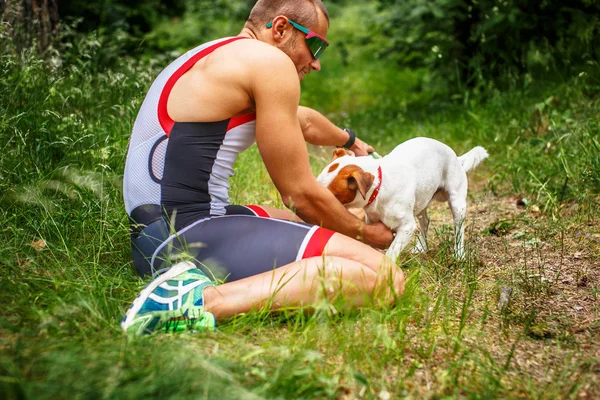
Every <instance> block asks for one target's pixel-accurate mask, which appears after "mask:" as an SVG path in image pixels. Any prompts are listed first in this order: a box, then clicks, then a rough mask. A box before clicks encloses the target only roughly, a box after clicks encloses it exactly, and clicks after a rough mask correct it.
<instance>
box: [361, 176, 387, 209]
mask: <svg viewBox="0 0 600 400" xmlns="http://www.w3.org/2000/svg"><path fill="white" fill-rule="evenodd" d="M377 175H379V183H378V184H377V187H376V188H375V190H373V194H372V195H371V197H370V198H369V202H368V203H367V205H366V206H365V207H367V206H369V205H370V204H371V203H372V202H374V201H375V198H376V197H377V195H378V194H379V189H381V182H382V181H383V179H382V178H383V176H382V174H381V167H377Z"/></svg>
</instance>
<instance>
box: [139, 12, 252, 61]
mask: <svg viewBox="0 0 600 400" xmlns="http://www.w3.org/2000/svg"><path fill="white" fill-rule="evenodd" d="M249 13H250V8H249V2H248V1H243V0H236V1H228V0H201V1H186V2H185V5H184V10H183V12H182V13H181V15H179V16H177V17H174V18H163V19H161V20H160V21H159V22H157V23H156V24H155V25H154V26H153V30H152V32H150V33H148V34H147V35H146V36H145V39H144V40H145V46H146V47H147V50H148V51H150V52H154V51H155V52H171V51H178V52H179V53H183V52H184V51H187V50H189V49H190V48H192V47H195V46H197V45H199V44H201V43H204V42H206V41H209V40H212V39H216V38H218V37H224V36H235V35H237V34H238V33H239V32H240V31H241V29H242V26H243V23H244V21H245V19H246V18H247V16H248V14H249Z"/></svg>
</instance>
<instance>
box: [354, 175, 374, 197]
mask: <svg viewBox="0 0 600 400" xmlns="http://www.w3.org/2000/svg"><path fill="white" fill-rule="evenodd" d="M374 181H375V176H373V174H370V173H368V172H365V171H363V170H362V169H358V170H356V171H354V172H352V175H350V176H349V177H348V189H351V190H356V189H358V191H359V192H360V195H361V196H362V198H363V199H366V196H367V192H368V191H369V189H371V186H373V182H374Z"/></svg>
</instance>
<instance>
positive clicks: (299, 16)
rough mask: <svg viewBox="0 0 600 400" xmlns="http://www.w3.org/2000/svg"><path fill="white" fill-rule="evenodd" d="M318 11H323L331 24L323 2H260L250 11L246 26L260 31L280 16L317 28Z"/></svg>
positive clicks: (302, 0) (273, 0)
mask: <svg viewBox="0 0 600 400" xmlns="http://www.w3.org/2000/svg"><path fill="white" fill-rule="evenodd" d="M317 10H321V12H322V13H323V15H325V18H326V19H327V23H329V13H328V12H327V8H326V7H325V4H323V1H322V0H258V1H257V2H256V4H255V5H254V7H253V8H252V10H251V11H250V16H249V17H248V20H247V21H246V26H250V27H253V28H256V29H258V28H260V27H262V26H264V25H266V24H267V23H269V22H271V21H272V20H273V19H274V18H275V17H277V16H278V15H285V16H286V17H288V18H289V19H291V20H292V21H294V22H297V23H299V24H300V25H304V26H306V27H308V26H315V25H316V24H317V23H318V21H319V19H318V18H319V17H318V11H317Z"/></svg>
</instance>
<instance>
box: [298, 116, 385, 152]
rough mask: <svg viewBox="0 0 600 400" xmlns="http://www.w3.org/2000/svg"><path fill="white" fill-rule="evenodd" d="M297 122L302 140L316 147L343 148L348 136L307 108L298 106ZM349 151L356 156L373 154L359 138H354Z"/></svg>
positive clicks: (370, 148) (323, 117)
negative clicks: (302, 136)
mask: <svg viewBox="0 0 600 400" xmlns="http://www.w3.org/2000/svg"><path fill="white" fill-rule="evenodd" d="M298 121H299V122H300V128H301V129H302V134H303V135H304V140H306V141H307V142H308V143H310V144H314V145H317V146H338V147H341V146H344V145H345V144H346V143H347V142H348V140H349V138H350V135H349V134H348V132H346V131H344V130H343V129H341V128H339V127H337V126H336V125H335V124H334V123H333V122H331V121H330V120H328V119H327V118H326V117H325V116H324V115H323V114H321V113H320V112H318V111H316V110H313V109H312V108H309V107H303V106H298ZM350 150H352V151H353V152H354V154H356V155H357V156H366V155H367V154H368V153H370V152H373V151H374V150H373V147H371V146H369V145H368V144H366V143H365V142H363V141H362V140H360V139H359V138H356V140H355V141H354V144H353V145H352V146H351V147H350Z"/></svg>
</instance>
